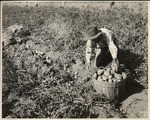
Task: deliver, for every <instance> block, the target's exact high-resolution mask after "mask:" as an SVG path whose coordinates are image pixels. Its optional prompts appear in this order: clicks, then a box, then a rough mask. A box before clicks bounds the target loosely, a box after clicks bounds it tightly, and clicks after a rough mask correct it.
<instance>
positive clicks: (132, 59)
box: [119, 50, 145, 101]
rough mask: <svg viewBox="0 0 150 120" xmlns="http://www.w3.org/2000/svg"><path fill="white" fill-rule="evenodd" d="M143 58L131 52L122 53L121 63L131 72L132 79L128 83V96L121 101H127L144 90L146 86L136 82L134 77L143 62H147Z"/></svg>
mask: <svg viewBox="0 0 150 120" xmlns="http://www.w3.org/2000/svg"><path fill="white" fill-rule="evenodd" d="M143 58H144V57H143V56H141V55H138V54H135V53H133V52H131V51H130V50H124V51H122V50H121V51H120V57H119V61H120V62H121V63H123V64H124V65H125V67H126V68H127V69H129V71H130V77H129V78H128V80H127V83H126V94H125V96H124V98H123V99H122V100H121V101H123V100H125V99H126V98H128V97H129V96H131V95H133V94H136V93H140V92H141V91H142V90H143V89H144V86H142V85H141V84H140V83H139V82H138V81H136V80H135V76H134V74H135V69H136V68H138V67H139V66H140V65H141V64H142V63H143V62H145V61H144V60H143Z"/></svg>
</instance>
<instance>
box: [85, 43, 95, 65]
mask: <svg viewBox="0 0 150 120" xmlns="http://www.w3.org/2000/svg"><path fill="white" fill-rule="evenodd" d="M93 54H94V48H93V45H92V42H91V40H88V41H87V44H86V61H87V64H88V65H90V63H91V59H92V57H93ZM89 67H90V66H89Z"/></svg>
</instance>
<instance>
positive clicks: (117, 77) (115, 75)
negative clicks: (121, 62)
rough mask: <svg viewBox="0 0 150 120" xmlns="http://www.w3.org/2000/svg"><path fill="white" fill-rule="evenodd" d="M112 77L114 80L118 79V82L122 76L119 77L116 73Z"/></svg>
mask: <svg viewBox="0 0 150 120" xmlns="http://www.w3.org/2000/svg"><path fill="white" fill-rule="evenodd" d="M114 77H115V78H116V79H119V80H121V79H122V76H121V75H120V74H117V73H115V74H114Z"/></svg>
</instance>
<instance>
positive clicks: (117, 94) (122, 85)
mask: <svg viewBox="0 0 150 120" xmlns="http://www.w3.org/2000/svg"><path fill="white" fill-rule="evenodd" d="M92 81H93V86H94V88H95V90H96V92H98V93H100V94H103V95H105V96H106V97H107V98H108V99H111V100H121V99H123V97H124V95H125V89H126V79H124V80H122V81H119V82H103V81H98V80H95V79H93V80H92Z"/></svg>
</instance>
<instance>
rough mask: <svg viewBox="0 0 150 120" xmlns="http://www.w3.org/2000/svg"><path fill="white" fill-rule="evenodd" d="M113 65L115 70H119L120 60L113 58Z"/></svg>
mask: <svg viewBox="0 0 150 120" xmlns="http://www.w3.org/2000/svg"><path fill="white" fill-rule="evenodd" d="M112 66H113V68H114V70H115V71H116V72H118V70H119V61H118V59H117V58H115V59H113V61H112Z"/></svg>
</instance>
